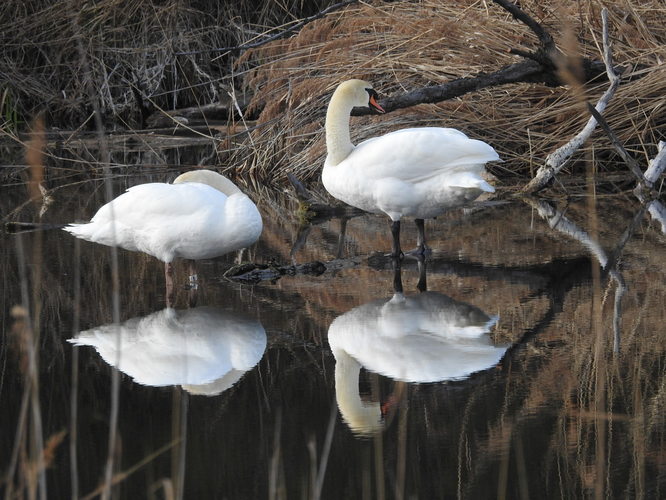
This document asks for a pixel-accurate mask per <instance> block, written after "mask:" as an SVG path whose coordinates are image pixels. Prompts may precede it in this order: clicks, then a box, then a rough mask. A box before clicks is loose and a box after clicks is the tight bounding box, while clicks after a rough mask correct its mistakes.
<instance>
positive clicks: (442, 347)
mask: <svg viewBox="0 0 666 500" xmlns="http://www.w3.org/2000/svg"><path fill="white" fill-rule="evenodd" d="M420 267H421V268H422V273H425V265H422V266H420ZM395 268H396V271H395V272H396V275H395V278H394V289H395V293H394V294H393V296H392V297H390V298H387V299H379V300H374V301H372V302H369V303H367V304H363V305H360V306H358V307H356V308H354V309H352V310H351V311H349V312H347V313H345V314H343V315H341V316H339V317H338V318H336V319H335V320H334V321H333V323H331V326H330V327H329V329H328V341H329V344H330V346H331V350H332V351H333V355H334V357H335V360H336V364H335V392H336V398H337V402H338V408H339V409H340V413H341V414H342V418H343V420H344V421H345V422H346V423H347V425H348V426H349V427H350V428H351V430H352V431H353V432H355V433H356V434H361V435H372V434H375V433H377V432H379V431H380V430H381V429H382V427H383V415H382V408H381V407H380V404H379V402H373V401H363V400H362V399H361V395H360V393H359V375H360V371H361V367H363V368H365V369H366V370H368V371H370V372H374V373H378V374H380V375H384V376H386V377H389V378H392V379H394V380H396V381H400V382H412V383H419V382H422V383H425V382H440V381H446V380H456V379H462V378H465V377H467V376H469V375H471V374H472V373H474V372H477V371H481V370H485V369H487V368H490V367H492V366H494V365H496V364H497V363H498V362H499V361H500V360H501V358H502V356H503V355H504V352H505V351H506V349H507V348H508V346H496V345H493V342H492V340H491V338H490V336H489V334H488V333H489V331H490V329H491V328H492V327H493V325H494V324H495V323H496V322H497V319H498V318H497V316H489V315H488V314H486V313H484V312H483V311H482V310H481V309H479V308H478V307H475V306H473V305H470V304H466V303H464V302H458V301H456V300H454V299H452V298H450V297H447V296H446V295H444V294H441V293H438V292H431V291H423V292H422V293H419V294H415V295H404V294H403V293H402V284H401V281H400V266H399V264H396V265H395ZM421 283H425V277H424V275H423V274H422V276H421Z"/></svg>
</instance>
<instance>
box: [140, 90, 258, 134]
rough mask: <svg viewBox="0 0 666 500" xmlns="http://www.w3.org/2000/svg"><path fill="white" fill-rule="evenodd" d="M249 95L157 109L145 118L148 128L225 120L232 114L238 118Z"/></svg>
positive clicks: (248, 100)
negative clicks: (190, 105)
mask: <svg viewBox="0 0 666 500" xmlns="http://www.w3.org/2000/svg"><path fill="white" fill-rule="evenodd" d="M250 99H251V98H250V97H249V96H241V97H240V98H238V99H237V100H236V97H233V98H232V97H231V96H229V98H228V99H226V100H225V101H222V100H220V102H216V103H213V104H203V105H201V106H192V107H189V108H180V109H174V110H169V111H167V110H158V111H156V112H154V113H153V114H151V115H150V116H149V117H148V118H147V120H146V126H147V127H148V128H168V127H173V126H175V125H178V124H180V123H189V122H191V121H199V122H201V121H220V120H227V119H229V118H230V117H232V116H235V117H236V119H239V118H240V117H239V113H242V112H243V111H244V110H245V108H247V105H248V104H249V102H250Z"/></svg>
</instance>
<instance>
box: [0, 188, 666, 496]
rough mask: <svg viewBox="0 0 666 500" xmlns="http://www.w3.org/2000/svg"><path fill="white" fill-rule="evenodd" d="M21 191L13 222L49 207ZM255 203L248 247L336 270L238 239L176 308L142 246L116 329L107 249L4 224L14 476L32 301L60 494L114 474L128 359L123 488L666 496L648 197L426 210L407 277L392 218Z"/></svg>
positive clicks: (63, 206)
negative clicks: (397, 257)
mask: <svg viewBox="0 0 666 500" xmlns="http://www.w3.org/2000/svg"><path fill="white" fill-rule="evenodd" d="M147 180H166V177H165V176H160V175H155V176H153V177H152V178H151V179H148V178H147V177H145V176H132V177H123V178H121V180H119V181H118V182H117V183H115V185H114V194H116V195H117V194H119V193H120V192H122V191H123V190H124V189H125V188H126V187H128V186H130V185H133V184H137V183H140V182H146V181H147ZM3 191H4V193H5V194H6V196H3V197H2V199H1V200H0V205H1V208H2V214H3V217H5V218H7V217H10V218H12V219H13V220H15V219H20V220H37V219H36V211H37V208H33V207H31V206H29V205H26V206H24V207H23V208H21V209H19V210H16V209H17V207H20V206H21V205H22V204H23V203H24V202H25V200H26V194H25V190H24V187H23V186H20V185H17V186H14V187H11V188H7V187H4V188H3ZM103 192H104V190H103V187H102V184H101V183H99V182H82V183H76V184H72V185H71V186H68V187H63V188H62V189H58V190H57V191H55V192H54V193H53V201H52V203H51V205H50V206H49V208H48V210H47V211H46V212H45V214H44V216H43V219H42V220H43V221H46V222H65V221H74V220H85V219H87V218H89V217H90V216H91V215H92V214H93V213H94V212H95V210H96V209H97V207H99V206H100V205H101V204H102V203H103V202H104V195H103ZM255 198H256V197H255ZM258 204H259V207H260V210H261V211H262V214H263V216H264V226H265V228H264V232H263V234H262V237H261V238H260V240H259V242H258V243H257V244H255V245H254V246H253V247H252V248H250V249H248V250H246V251H245V252H244V253H243V255H242V257H241V258H242V260H243V261H250V262H255V263H269V262H274V263H278V264H290V263H294V264H302V263H307V262H313V261H319V262H322V263H324V265H325V266H326V270H325V272H323V274H319V275H312V274H300V273H296V274H295V275H285V276H282V277H281V278H279V279H274V280H272V281H260V282H256V283H252V282H240V281H236V280H231V279H228V278H225V277H224V273H225V271H227V270H228V269H229V268H230V267H231V266H232V265H233V264H234V263H235V262H236V261H237V259H238V256H236V255H228V256H225V257H222V258H218V259H212V260H208V261H204V262H201V263H200V265H199V280H200V290H199V291H198V294H197V296H196V304H193V303H191V302H192V301H191V297H190V293H189V292H188V291H187V290H185V289H184V288H181V289H180V290H179V291H178V294H177V297H176V304H175V307H174V308H173V309H172V308H166V307H165V296H164V276H163V266H162V264H161V263H160V262H158V261H157V260H155V259H153V258H151V257H147V256H145V255H141V254H136V253H131V252H127V251H124V250H121V251H119V253H118V259H119V269H120V284H119V299H120V308H119V309H120V326H119V327H118V326H116V325H113V300H112V296H113V295H112V289H113V285H112V283H113V280H112V273H111V259H112V257H111V253H110V251H109V249H108V248H106V247H102V246H97V245H94V244H90V243H86V242H77V241H76V240H75V239H74V238H72V237H71V236H70V235H68V234H66V233H64V232H63V231H58V230H56V231H46V232H42V233H26V234H23V235H21V236H20V237H19V236H14V235H3V237H2V240H3V244H2V246H1V248H0V252H1V257H2V261H1V262H2V264H1V265H2V276H3V277H2V281H3V299H2V300H3V319H2V347H1V352H0V355H1V358H0V401H1V404H0V426H1V427H0V429H1V432H0V465H1V468H2V471H3V474H4V473H5V472H6V471H8V470H9V468H10V466H11V465H12V463H13V461H14V462H18V465H17V469H16V470H20V468H21V467H22V466H24V465H25V456H26V453H27V451H26V450H27V449H28V447H27V445H26V446H25V447H24V446H23V445H20V446H18V448H16V450H18V451H16V450H15V442H16V436H17V432H19V430H18V429H19V422H20V421H21V420H22V419H21V407H22V398H23V394H24V386H25V373H26V354H25V351H23V350H22V349H21V340H20V334H18V333H17V331H18V330H19V329H18V328H17V322H16V319H15V318H12V317H11V316H10V314H9V312H10V310H11V308H12V307H13V306H15V305H17V304H25V302H26V299H27V300H28V301H29V302H30V304H32V305H31V307H32V308H33V309H34V307H35V304H37V305H38V307H39V310H40V312H39V322H38V324H36V329H38V330H39V333H40V337H39V344H38V345H39V353H38V354H39V384H40V398H39V409H40V413H41V421H42V426H43V435H44V436H45V439H48V438H49V437H50V436H54V435H56V434H57V433H59V432H61V431H66V434H65V435H64V437H63V439H62V441H61V442H60V443H59V444H57V445H55V446H54V447H53V449H54V451H53V459H52V463H51V465H50V467H49V469H48V472H47V475H46V479H47V486H48V498H53V499H58V498H71V496H72V494H73V492H78V495H80V496H81V497H83V496H85V495H88V494H90V493H91V492H93V491H94V490H95V489H96V488H97V487H98V486H99V485H100V483H101V481H102V479H103V475H104V466H105V462H106V458H107V449H108V434H109V422H110V413H111V393H112V390H111V388H112V385H111V380H112V377H111V374H112V370H114V368H113V366H117V367H118V368H119V369H120V371H121V377H120V388H119V402H120V404H119V413H118V449H117V452H116V454H115V472H116V473H118V474H122V473H123V472H124V473H126V475H119V476H118V479H119V481H118V486H117V495H118V498H178V497H181V498H197V499H199V498H201V499H203V498H220V499H223V498H224V499H254V498H290V499H291V498H330V499H343V498H345V499H347V498H350V499H357V498H358V499H365V498H367V499H370V498H419V499H435V498H469V499H483V498H524V499H527V498H585V497H593V496H595V497H598V498H602V497H603V498H659V497H663V496H664V495H666V485H665V482H666V441H665V439H666V432H665V431H666V428H665V421H664V420H665V417H664V415H665V410H666V408H665V406H666V356H665V355H664V346H666V328H665V327H664V325H665V322H666V308H665V307H664V303H665V302H666V276H665V273H664V270H665V266H664V264H666V251H664V235H663V234H662V233H661V228H660V226H658V225H657V224H655V223H654V222H651V221H650V219H649V217H648V216H647V215H644V214H640V213H639V214H638V215H636V213H637V211H638V209H639V205H638V203H637V202H635V201H634V200H633V199H632V197H631V195H613V196H606V197H603V196H600V197H598V198H596V199H595V200H594V201H593V202H590V200H589V199H587V198H580V199H573V200H568V201H565V200H561V201H534V200H532V201H513V202H511V203H507V204H502V205H497V206H490V207H485V208H482V209H479V210H476V211H471V212H469V213H462V212H455V213H452V214H451V215H450V216H449V215H447V216H445V217H442V218H440V219H438V220H436V221H429V222H427V224H426V230H427V234H429V236H430V241H429V244H430V245H431V246H432V248H433V254H432V256H431V257H430V258H429V259H428V260H427V261H426V262H425V263H421V262H417V261H416V260H414V259H410V258H406V259H405V260H404V262H403V264H402V266H401V269H396V268H395V266H394V265H393V263H392V262H391V260H389V259H387V258H385V257H384V256H383V254H382V253H381V252H383V251H387V250H388V249H389V248H390V233H389V230H388V222H387V221H386V220H385V219H384V218H382V217H377V216H372V215H362V216H358V217H354V218H351V219H349V220H346V221H342V220H340V219H331V220H326V221H323V222H321V223H318V224H316V225H312V226H309V227H303V226H301V225H300V224H299V221H298V219H297V217H296V215H295V212H296V210H295V206H294V205H293V204H292V203H291V202H289V201H287V200H285V199H284V198H283V197H281V196H276V197H275V199H273V200H269V199H262V200H260V201H258ZM403 228H404V234H403V248H409V247H410V245H413V244H414V243H415V240H416V231H415V229H414V228H413V227H412V224H410V223H406V224H403ZM343 233H344V234H343ZM305 236H307V238H306V239H305V240H304V237H305ZM625 240H626V242H625V243H623V242H624V241H625ZM297 241H299V243H298V245H296V246H294V245H295V243H296V242H297ZM303 241H305V243H304V244H303ZM21 273H24V274H25V276H26V277H25V279H23V280H22V279H21ZM176 273H177V274H176V276H177V280H178V282H179V283H181V284H185V283H186V282H187V269H186V266H185V265H184V263H181V264H176ZM77 280H80V281H79V283H80V289H79V288H78V285H77ZM21 283H25V284H27V288H25V289H24V290H23V293H24V296H22V289H21ZM400 285H401V286H402V289H403V293H399V292H397V291H396V290H399V286H400ZM118 331H120V332H121V334H122V336H121V340H120V343H118V340H117V336H116V332H118ZM24 441H25V440H24ZM13 457H14V458H13ZM15 457H18V458H15ZM20 475H21V474H20V473H18V472H15V473H14V475H13V478H14V485H15V486H14V488H15V489H19V488H20V485H19V484H18V483H17V482H16V481H17V480H16V478H18V477H20ZM2 487H3V488H5V490H6V489H7V482H6V481H3V483H2ZM171 495H172V496H171Z"/></svg>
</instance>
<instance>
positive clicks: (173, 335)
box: [69, 307, 267, 395]
mask: <svg viewBox="0 0 666 500" xmlns="http://www.w3.org/2000/svg"><path fill="white" fill-rule="evenodd" d="M118 335H120V339H118ZM266 340H267V339H266V332H265V330H264V328H263V326H262V325H261V323H260V322H259V321H257V320H256V319H252V318H249V317H246V316H244V315H242V314H239V313H236V312H231V311H225V310H223V309H219V308H215V307H196V308H193V309H184V310H175V309H172V308H166V309H163V310H161V311H157V312H154V313H152V314H149V315H148V316H145V317H138V318H132V319H129V320H127V321H125V322H124V323H122V324H120V325H116V324H111V325H103V326H98V327H96V328H91V329H90V330H85V331H82V332H80V333H79V334H78V335H77V336H76V337H75V338H73V339H69V342H71V343H73V344H75V345H77V346H83V345H87V346H92V347H94V348H95V350H96V351H97V352H98V353H99V354H100V356H101V357H102V359H104V361H106V362H107V363H108V364H110V365H111V366H115V367H116V368H118V369H119V370H120V371H122V372H123V373H125V374H127V375H129V376H130V377H131V378H132V379H133V380H134V381H135V382H136V383H138V384H141V385H149V386H156V387H161V386H169V385H181V386H183V388H184V389H185V390H187V391H188V392H190V393H193V394H204V395H216V394H220V393H221V392H222V391H224V390H226V389H228V388H229V387H231V386H232V385H233V384H235V383H236V382H237V381H238V380H240V378H241V377H242V376H243V375H244V374H245V373H246V372H247V371H248V370H250V369H252V368H253V367H254V366H255V365H256V364H257V363H259V360H261V357H262V356H263V354H264V351H265V350H266Z"/></svg>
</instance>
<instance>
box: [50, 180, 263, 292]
mask: <svg viewBox="0 0 666 500" xmlns="http://www.w3.org/2000/svg"><path fill="white" fill-rule="evenodd" d="M63 229H64V230H65V231H67V232H68V233H71V234H73V235H74V236H76V237H77V238H81V239H84V240H87V241H92V242H94V243H101V244H102V245H109V246H119V247H121V248H124V249H126V250H132V251H139V252H144V253H147V254H149V255H152V256H153V257H156V258H158V259H159V260H161V261H162V262H164V263H165V274H166V280H167V289H169V288H170V287H171V288H173V281H172V279H173V278H172V267H171V263H172V262H173V260H174V259H176V258H182V259H189V260H191V261H194V260H200V259H209V258H213V257H218V256H220V255H224V254H226V253H229V252H233V251H235V250H240V249H241V248H245V247H247V246H249V245H251V244H252V243H254V242H255V241H257V239H258V238H259V236H260V235H261V231H262V220H261V214H260V213H259V210H258V209H257V207H256V205H255V204H254V203H253V202H252V200H250V198H249V197H248V196H247V195H246V194H244V193H243V192H242V191H241V190H240V189H239V188H238V187H237V186H236V185H235V184H234V183H233V182H231V181H230V180H229V179H227V178H226V177H224V176H223V175H220V174H218V173H217V172H213V171H211V170H193V171H190V172H186V173H184V174H182V175H180V176H178V177H177V178H176V179H175V180H174V181H173V184H167V183H161V182H157V183H148V184H140V185H137V186H134V187H131V188H129V189H128V190H127V191H126V192H125V193H123V194H121V195H120V196H118V197H117V198H115V199H114V200H112V201H110V202H109V203H107V204H106V205H104V206H102V207H101V208H100V209H99V210H98V211H97V213H96V214H95V215H94V216H93V218H92V219H91V220H90V222H88V223H84V224H69V225H67V226H65V227H64V228H63Z"/></svg>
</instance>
